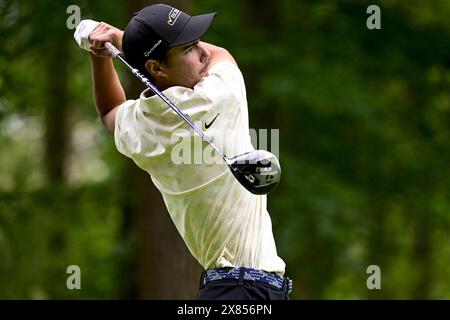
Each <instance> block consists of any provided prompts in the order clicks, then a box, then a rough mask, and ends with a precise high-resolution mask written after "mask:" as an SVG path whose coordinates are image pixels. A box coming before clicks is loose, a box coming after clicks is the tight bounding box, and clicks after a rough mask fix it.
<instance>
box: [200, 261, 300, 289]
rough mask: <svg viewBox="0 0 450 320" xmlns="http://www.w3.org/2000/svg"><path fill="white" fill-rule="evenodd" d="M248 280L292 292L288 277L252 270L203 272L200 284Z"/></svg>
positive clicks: (236, 269) (222, 269)
mask: <svg viewBox="0 0 450 320" xmlns="http://www.w3.org/2000/svg"><path fill="white" fill-rule="evenodd" d="M239 279H242V280H248V281H256V282H261V283H265V284H268V285H270V286H272V287H275V288H276V289H279V290H281V289H283V290H286V292H287V293H291V292H292V280H291V279H289V278H288V277H282V276H280V275H278V274H276V273H273V272H267V271H264V270H259V269H252V268H243V267H242V268H217V269H210V270H206V271H204V272H203V276H202V280H201V282H202V283H201V284H202V286H205V285H207V284H208V283H210V282H212V281H218V280H239Z"/></svg>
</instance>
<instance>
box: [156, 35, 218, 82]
mask: <svg viewBox="0 0 450 320" xmlns="http://www.w3.org/2000/svg"><path fill="white" fill-rule="evenodd" d="M167 54H168V59H167V62H166V63H164V65H163V71H164V74H165V77H164V82H166V83H167V84H168V85H171V86H183V87H187V88H193V87H194V86H195V85H196V84H197V83H198V82H199V81H200V80H201V79H202V78H203V77H205V76H207V75H208V66H209V60H210V57H211V54H210V53H209V51H208V50H207V49H206V48H205V47H204V46H203V45H202V43H201V42H199V41H195V42H193V43H190V44H187V45H182V46H177V47H174V48H171V49H170V50H169V51H168V52H167Z"/></svg>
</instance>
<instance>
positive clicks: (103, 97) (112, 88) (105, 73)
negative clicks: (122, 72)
mask: <svg viewBox="0 0 450 320" xmlns="http://www.w3.org/2000/svg"><path fill="white" fill-rule="evenodd" d="M90 56H91V71H92V84H93V93H94V102H95V106H96V109H97V112H98V114H99V115H100V117H104V116H105V115H106V114H107V113H108V112H109V111H111V110H112V109H114V108H115V107H117V106H118V105H120V104H122V103H123V102H125V101H126V96H125V92H124V90H123V88H122V85H121V84H120V80H119V77H118V75H117V72H116V70H115V69H114V64H113V62H112V59H111V58H103V57H97V56H95V55H94V54H92V53H91V54H90Z"/></svg>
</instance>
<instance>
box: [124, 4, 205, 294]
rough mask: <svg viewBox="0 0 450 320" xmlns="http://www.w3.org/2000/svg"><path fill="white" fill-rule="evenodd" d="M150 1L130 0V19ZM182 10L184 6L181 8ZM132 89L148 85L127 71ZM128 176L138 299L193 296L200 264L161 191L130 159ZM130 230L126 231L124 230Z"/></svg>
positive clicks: (133, 94) (133, 93) (131, 95)
mask: <svg viewBox="0 0 450 320" xmlns="http://www.w3.org/2000/svg"><path fill="white" fill-rule="evenodd" d="M146 5H150V3H148V2H146V1H141V0H129V1H128V18H130V17H131V16H132V14H133V13H134V12H136V11H139V10H140V9H142V8H144V7H145V6H146ZM180 9H184V7H181V8H180ZM128 75H129V78H130V88H128V90H127V99H136V98H137V97H138V96H139V94H140V92H141V91H142V90H143V89H144V88H145V87H144V86H143V85H142V84H141V83H140V82H138V81H137V80H136V79H134V76H133V75H131V74H128ZM124 174H125V176H126V179H130V180H131V183H132V186H131V188H126V189H125V190H124V192H133V193H134V194H133V196H132V197H131V199H133V202H132V208H131V210H126V211H124V214H125V215H127V214H131V218H130V217H127V216H125V217H124V218H125V219H124V221H128V220H130V219H131V221H132V225H133V232H135V241H136V242H135V244H136V265H135V266H134V267H135V272H134V273H132V274H134V275H135V277H136V279H135V288H134V289H135V290H136V297H137V298H139V299H194V298H195V296H196V293H197V288H198V282H199V277H200V273H201V267H200V265H199V264H198V263H197V262H196V261H195V259H194V258H193V257H192V256H191V254H190V253H189V251H188V249H187V247H186V245H185V244H184V241H183V240H182V238H181V236H180V235H179V233H178V231H177V230H176V228H175V226H174V224H173V222H172V220H171V218H170V216H169V213H168V212H167V210H166V207H165V204H164V202H163V199H162V197H161V194H160V192H159V191H158V190H157V189H156V187H155V186H154V185H153V183H152V182H151V179H150V176H149V175H148V174H147V173H146V172H144V171H142V170H140V169H139V168H138V167H137V166H136V165H135V164H134V163H132V162H131V161H129V165H127V168H126V172H125V173H124ZM125 232H127V231H125Z"/></svg>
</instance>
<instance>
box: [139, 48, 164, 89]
mask: <svg viewBox="0 0 450 320" xmlns="http://www.w3.org/2000/svg"><path fill="white" fill-rule="evenodd" d="M168 52H169V50H166V51H164V52H162V53H161V54H159V55H157V56H154V57H152V58H150V59H148V60H156V61H158V62H161V63H164V64H167V62H168V60H169V54H168ZM148 60H147V61H148ZM147 61H145V62H144V63H143V64H140V65H137V66H134V67H135V68H136V69H138V70H139V72H140V73H142V74H143V75H144V76H145V77H146V78H148V79H149V80H150V81H152V82H154V81H155V79H154V78H153V76H152V75H151V74H150V72H148V71H147V68H146V67H145V63H146V62H147Z"/></svg>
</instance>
